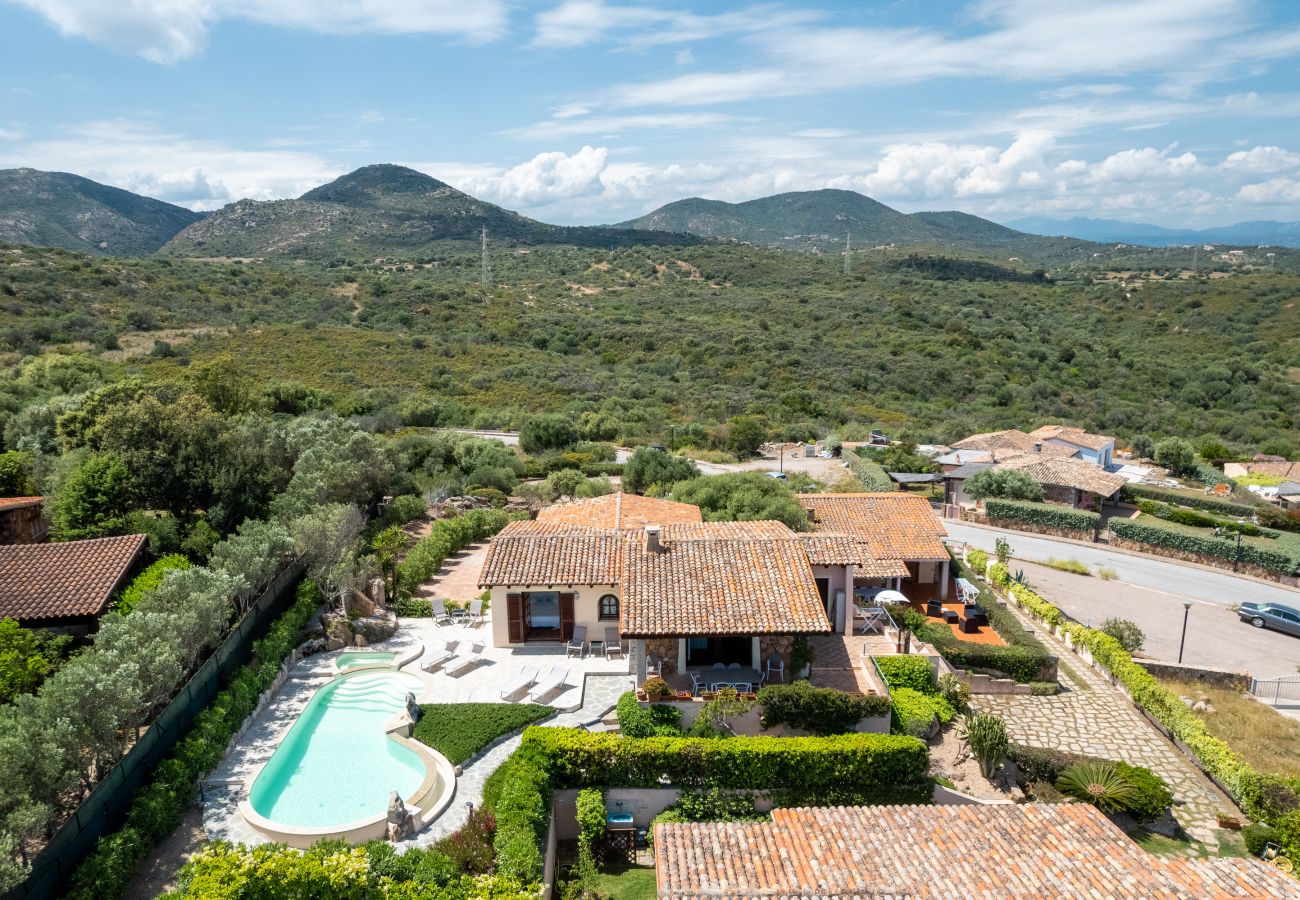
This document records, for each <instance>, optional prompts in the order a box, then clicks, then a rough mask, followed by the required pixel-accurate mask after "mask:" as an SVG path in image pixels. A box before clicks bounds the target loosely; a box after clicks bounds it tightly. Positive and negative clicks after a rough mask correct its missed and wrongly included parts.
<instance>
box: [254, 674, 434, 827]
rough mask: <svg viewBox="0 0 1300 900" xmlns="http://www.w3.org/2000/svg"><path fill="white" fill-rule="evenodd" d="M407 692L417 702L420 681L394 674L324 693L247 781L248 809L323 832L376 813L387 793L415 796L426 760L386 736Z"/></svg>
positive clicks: (332, 686)
mask: <svg viewBox="0 0 1300 900" xmlns="http://www.w3.org/2000/svg"><path fill="white" fill-rule="evenodd" d="M357 655H358V656H359V655H360V654H357ZM408 691H413V692H415V694H416V695H417V696H418V695H419V692H420V680H419V679H418V678H416V677H415V676H414V675H409V674H407V673H404V672H398V671H397V670H395V669H391V670H375V671H373V672H358V673H357V674H355V675H350V676H348V677H346V678H344V677H339V678H336V679H335V680H333V681H331V682H330V683H329V684H327V685H325V686H324V687H322V688H321V689H320V690H319V691H317V692H316V696H314V697H312V699H311V702H310V703H308V704H307V708H306V709H304V710H303V712H302V715H301V716H299V717H298V721H297V722H295V723H294V724H293V727H292V728H290V729H289V733H288V734H287V735H285V738H284V740H283V741H281V742H280V746H279V747H277V748H276V750H275V753H274V754H273V755H272V756H271V759H270V761H269V762H267V764H266V766H265V767H264V768H263V769H262V771H261V772H260V773H259V774H258V776H257V780H256V781H254V782H253V787H252V790H250V791H249V797H248V800H249V803H250V804H251V805H252V807H253V809H254V810H255V811H256V812H257V813H258V814H259V815H262V816H265V817H266V818H268V819H270V820H271V821H272V822H276V823H279V824H282V825H293V826H298V827H304V828H312V827H328V826H335V825H346V824H348V823H351V822H356V821H357V820H359V819H365V818H369V817H371V816H378V815H382V814H383V813H384V811H385V810H386V809H387V808H388V797H389V794H391V793H392V792H393V791H397V792H398V793H399V794H400V795H401V796H402V797H403V798H405V797H409V796H410V795H411V794H413V793H415V790H416V788H418V787H419V786H420V784H421V782H423V781H424V777H425V765H424V762H423V761H422V760H421V759H420V757H419V756H418V755H416V753H415V752H414V751H412V750H410V749H409V748H407V747H404V746H402V745H401V744H399V743H397V741H394V740H392V739H390V738H389V737H388V735H386V734H385V733H384V725H385V724H387V722H388V720H389V719H391V718H392V716H393V714H394V713H396V712H397V711H398V710H400V709H402V708H403V707H404V706H405V703H406V694H407V692H408Z"/></svg>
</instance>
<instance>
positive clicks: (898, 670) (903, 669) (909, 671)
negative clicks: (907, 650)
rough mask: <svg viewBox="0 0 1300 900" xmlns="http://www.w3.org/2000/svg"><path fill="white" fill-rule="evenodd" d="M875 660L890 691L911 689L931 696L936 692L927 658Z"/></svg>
mask: <svg viewBox="0 0 1300 900" xmlns="http://www.w3.org/2000/svg"><path fill="white" fill-rule="evenodd" d="M875 660H876V665H878V666H879V667H880V673H881V674H882V675H884V676H885V681H886V682H888V684H889V688H890V690H891V691H892V690H894V689H896V688H911V689H912V690H914V691H919V692H921V693H923V694H933V693H935V691H937V690H938V685H937V683H936V682H935V679H934V669H933V668H931V667H930V659H929V657H926V656H920V655H913V656H877V657H875Z"/></svg>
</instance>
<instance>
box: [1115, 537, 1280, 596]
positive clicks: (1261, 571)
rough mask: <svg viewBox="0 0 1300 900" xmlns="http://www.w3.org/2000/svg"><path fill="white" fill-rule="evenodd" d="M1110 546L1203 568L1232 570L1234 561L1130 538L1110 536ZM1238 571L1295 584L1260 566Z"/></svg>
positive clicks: (1241, 568) (1269, 579)
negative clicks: (1199, 565) (1193, 564)
mask: <svg viewBox="0 0 1300 900" xmlns="http://www.w3.org/2000/svg"><path fill="white" fill-rule="evenodd" d="M1110 545H1111V546H1112V547H1120V548H1121V549H1124V550H1134V551H1136V552H1138V553H1146V554H1149V555H1151V556H1167V557H1169V558H1170V559H1181V560H1183V562H1194V563H1200V564H1201V565H1203V566H1213V567H1214V568H1216V569H1228V570H1229V571H1231V570H1232V560H1230V559H1222V558H1220V557H1218V556H1202V555H1201V554H1200V553H1189V552H1188V551H1186V550H1176V549H1174V548H1173V547H1158V546H1156V545H1155V544H1146V543H1143V542H1142V541H1132V540H1129V539H1128V538H1122V537H1116V536H1115V535H1114V534H1112V535H1111V536H1110ZM1237 571H1238V572H1241V573H1242V574H1244V575H1253V576H1254V577H1256V578H1263V579H1266V580H1268V581H1280V582H1282V583H1283V584H1295V581H1296V580H1295V579H1294V578H1288V577H1287V576H1284V575H1281V574H1279V573H1277V572H1272V571H1270V570H1268V569H1265V568H1261V567H1260V566H1249V565H1246V564H1245V563H1242V564H1241V565H1240V566H1238V567H1237Z"/></svg>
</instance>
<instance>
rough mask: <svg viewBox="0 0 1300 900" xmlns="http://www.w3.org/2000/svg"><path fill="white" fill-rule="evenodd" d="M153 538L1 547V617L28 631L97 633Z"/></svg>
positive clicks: (121, 538) (124, 536)
mask: <svg viewBox="0 0 1300 900" xmlns="http://www.w3.org/2000/svg"><path fill="white" fill-rule="evenodd" d="M147 540H148V535H143V534H128V535H122V536H119V537H106V538H91V539H89V540H84V541H62V542H59V543H55V544H5V545H0V618H9V619H17V620H18V623H19V624H20V625H22V626H23V627H25V628H57V629H60V630H64V631H70V632H77V633H85V632H90V631H94V630H95V628H96V627H97V625H98V622H99V617H100V615H102V614H103V612H104V610H106V609H107V608H108V604H109V601H110V600H111V599H112V598H113V595H114V593H116V592H117V590H118V589H119V588H121V587H122V586H123V585H124V584H126V582H127V579H128V578H129V577H130V575H131V573H132V572H133V571H134V570H135V567H136V565H137V563H138V562H139V560H140V557H141V554H142V553H143V552H144V547H145V543H146V541H147Z"/></svg>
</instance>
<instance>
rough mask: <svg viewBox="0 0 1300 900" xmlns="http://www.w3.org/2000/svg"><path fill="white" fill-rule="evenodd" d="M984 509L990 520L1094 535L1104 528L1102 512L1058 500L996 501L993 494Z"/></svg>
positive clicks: (985, 502) (985, 503)
mask: <svg viewBox="0 0 1300 900" xmlns="http://www.w3.org/2000/svg"><path fill="white" fill-rule="evenodd" d="M984 511H985V512H986V513H988V516H989V518H990V519H1007V520H1009V521H1012V522H1024V523H1026V524H1029V525H1043V526H1045V527H1047V528H1060V529H1063V530H1065V531H1078V532H1081V533H1082V532H1086V533H1087V534H1089V535H1092V534H1095V533H1096V532H1097V529H1098V528H1100V527H1101V515H1100V514H1099V513H1095V512H1089V511H1088V510H1086V509H1071V508H1070V507H1068V506H1058V505H1057V504H1055V503H1030V502H1029V501H1027V500H996V499H993V498H992V497H990V498H989V499H987V500H985V501H984Z"/></svg>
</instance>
